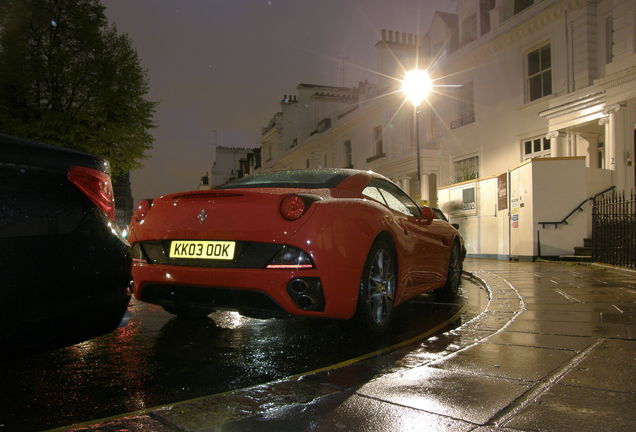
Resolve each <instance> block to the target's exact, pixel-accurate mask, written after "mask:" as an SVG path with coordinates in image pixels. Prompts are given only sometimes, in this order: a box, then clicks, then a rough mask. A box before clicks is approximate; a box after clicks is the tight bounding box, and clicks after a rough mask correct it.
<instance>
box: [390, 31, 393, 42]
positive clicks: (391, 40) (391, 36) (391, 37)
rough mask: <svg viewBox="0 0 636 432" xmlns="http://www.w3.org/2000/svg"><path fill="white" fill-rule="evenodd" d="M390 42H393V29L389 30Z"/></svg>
mask: <svg viewBox="0 0 636 432" xmlns="http://www.w3.org/2000/svg"><path fill="white" fill-rule="evenodd" d="M389 42H393V30H389Z"/></svg>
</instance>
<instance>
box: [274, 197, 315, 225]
mask: <svg viewBox="0 0 636 432" xmlns="http://www.w3.org/2000/svg"><path fill="white" fill-rule="evenodd" d="M307 207H308V205H307V203H305V200H304V199H303V197H301V196H300V195H287V196H286V197H285V198H283V201H282V202H281V203H280V214H281V215H282V216H283V217H284V218H285V219H287V220H290V221H293V220H296V219H299V218H300V217H301V216H302V215H304V214H305V211H307Z"/></svg>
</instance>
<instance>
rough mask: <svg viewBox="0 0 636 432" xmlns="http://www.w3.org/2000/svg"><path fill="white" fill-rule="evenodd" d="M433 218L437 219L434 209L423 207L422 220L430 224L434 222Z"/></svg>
mask: <svg viewBox="0 0 636 432" xmlns="http://www.w3.org/2000/svg"><path fill="white" fill-rule="evenodd" d="M433 219H435V213H434V212H433V210H431V208H430V207H422V220H423V222H424V223H425V224H426V225H428V224H430V223H431V222H433Z"/></svg>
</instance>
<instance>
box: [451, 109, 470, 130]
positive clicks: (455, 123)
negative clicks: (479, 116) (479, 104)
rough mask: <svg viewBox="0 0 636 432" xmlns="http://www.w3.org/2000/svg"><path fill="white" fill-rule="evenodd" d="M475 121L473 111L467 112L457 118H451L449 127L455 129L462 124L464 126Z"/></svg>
mask: <svg viewBox="0 0 636 432" xmlns="http://www.w3.org/2000/svg"><path fill="white" fill-rule="evenodd" d="M471 123H475V112H474V111H473V112H471V113H468V114H466V115H464V116H462V117H460V118H458V119H457V120H453V121H452V122H450V128H451V129H457V128H459V127H462V126H466V125H467V124H471Z"/></svg>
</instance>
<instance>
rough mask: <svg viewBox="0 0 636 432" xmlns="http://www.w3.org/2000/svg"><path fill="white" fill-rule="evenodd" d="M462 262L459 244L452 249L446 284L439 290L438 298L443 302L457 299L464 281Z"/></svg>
mask: <svg viewBox="0 0 636 432" xmlns="http://www.w3.org/2000/svg"><path fill="white" fill-rule="evenodd" d="M462 271H463V269H462V260H461V258H460V248H459V245H458V244H457V243H455V244H454V245H453V248H452V249H451V254H450V258H449V260H448V273H447V275H446V284H445V285H444V286H443V287H441V288H439V289H437V292H436V294H437V296H438V298H440V299H441V300H452V299H454V298H455V297H457V293H458V292H459V286H460V285H461V280H462Z"/></svg>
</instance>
